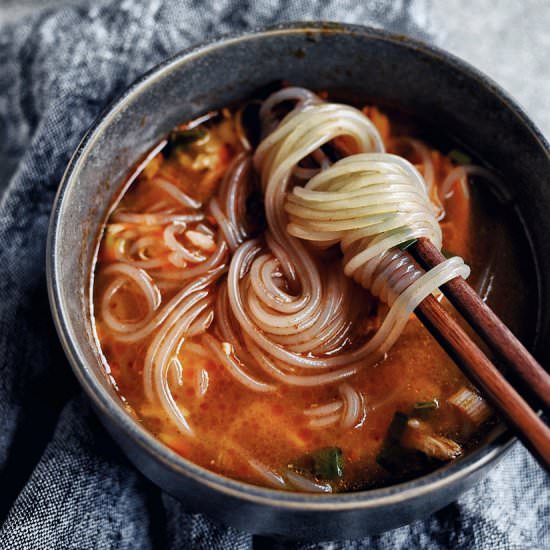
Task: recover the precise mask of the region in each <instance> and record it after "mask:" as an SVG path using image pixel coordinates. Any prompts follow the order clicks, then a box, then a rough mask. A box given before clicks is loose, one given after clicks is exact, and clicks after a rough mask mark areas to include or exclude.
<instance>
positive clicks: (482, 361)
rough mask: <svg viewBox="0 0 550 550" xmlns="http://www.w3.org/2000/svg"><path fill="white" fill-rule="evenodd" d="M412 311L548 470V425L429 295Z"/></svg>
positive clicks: (549, 458)
mask: <svg viewBox="0 0 550 550" xmlns="http://www.w3.org/2000/svg"><path fill="white" fill-rule="evenodd" d="M415 313H416V315H417V317H418V318H419V319H420V321H422V323H423V324H424V325H425V326H426V327H427V328H428V330H429V331H430V332H431V333H432V335H433V336H434V337H435V338H436V339H437V341H438V342H439V343H440V345H441V346H442V347H443V348H444V349H445V351H446V352H447V353H448V354H449V355H450V356H451V357H452V358H453V359H454V360H455V361H456V363H457V364H458V365H459V366H460V367H461V369H462V370H463V371H464V372H465V374H466V375H467V376H468V377H469V378H470V379H471V380H472V382H473V383H474V384H475V385H476V386H477V387H478V388H480V390H481V391H482V392H483V394H484V395H485V396H486V397H487V399H488V401H489V402H490V403H491V405H492V406H493V408H494V410H495V411H496V412H497V413H498V415H499V416H500V417H501V418H502V419H503V420H504V421H505V422H506V424H507V425H508V426H509V427H510V428H511V429H512V431H513V432H514V433H515V434H516V435H517V437H518V438H519V439H520V440H521V441H522V442H523V444H524V445H525V446H526V447H527V448H528V449H529V450H530V451H531V452H532V453H533V455H534V456H535V457H536V458H537V460H538V461H539V462H540V463H541V464H542V465H543V466H544V467H545V468H546V470H547V471H550V428H548V426H546V424H545V423H544V422H543V421H542V420H541V419H540V418H539V417H538V416H537V414H536V413H535V412H534V411H533V410H532V409H531V407H530V406H529V405H528V404H527V402H526V401H524V399H523V398H522V397H521V396H520V395H519V393H518V392H517V391H516V390H515V389H514V388H513V387H512V386H511V385H510V383H509V382H508V381H507V380H506V379H505V378H504V376H502V374H501V373H500V372H499V371H498V369H497V368H496V367H495V366H494V365H493V363H491V361H490V360H489V359H488V358H487V356H486V355H485V354H484V353H483V352H482V351H481V350H480V349H479V347H478V346H477V344H476V343H475V342H474V341H473V340H472V339H471V338H470V337H469V336H468V334H466V332H465V331H464V329H463V328H462V327H461V326H460V325H459V324H458V323H457V322H456V321H455V319H453V318H452V317H451V316H450V314H449V313H448V312H447V311H446V310H445V309H444V308H443V307H442V306H441V304H440V303H439V302H438V301H437V300H436V299H435V298H434V297H433V296H428V297H427V298H425V299H424V300H423V301H422V302H421V303H420V305H419V306H418V307H417V308H416V310H415Z"/></svg>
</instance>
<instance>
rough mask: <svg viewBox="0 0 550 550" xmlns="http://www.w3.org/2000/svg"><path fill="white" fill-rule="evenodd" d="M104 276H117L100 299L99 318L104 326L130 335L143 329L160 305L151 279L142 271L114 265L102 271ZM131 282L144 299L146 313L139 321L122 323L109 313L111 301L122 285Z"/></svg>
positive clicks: (127, 266) (157, 293) (158, 293)
mask: <svg viewBox="0 0 550 550" xmlns="http://www.w3.org/2000/svg"><path fill="white" fill-rule="evenodd" d="M103 274H104V275H111V274H117V275H119V277H117V278H116V279H115V280H114V281H113V282H112V283H111V284H110V285H109V286H108V287H107V289H106V290H105V292H104V294H103V297H102V299H101V316H102V318H103V321H104V322H105V324H106V325H107V326H108V327H109V328H110V329H111V330H113V331H115V332H118V333H130V332H134V331H137V330H140V329H142V328H143V327H145V326H146V325H147V324H148V323H149V322H150V321H151V319H152V317H153V314H154V312H155V311H156V310H157V309H158V307H159V306H160V303H161V296H160V291H159V289H158V287H157V286H156V285H155V283H154V282H153V280H152V279H151V277H150V276H149V275H148V274H147V272H146V271H144V270H143V269H139V268H137V267H134V266H131V265H128V264H124V263H114V264H111V265H109V266H108V267H106V268H105V269H104V270H103ZM129 281H131V282H132V283H134V284H135V285H136V286H137V287H138V288H139V289H140V290H141V292H142V294H143V296H144V297H145V304H146V306H147V313H146V314H145V316H144V317H143V318H142V319H141V320H139V321H123V320H121V319H118V318H116V317H115V316H114V315H113V313H112V312H111V308H110V305H111V300H112V299H113V297H114V295H115V294H116V293H117V292H118V291H119V289H120V288H122V286H123V285H125V284H126V283H128V282H129Z"/></svg>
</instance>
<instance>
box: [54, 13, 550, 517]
mask: <svg viewBox="0 0 550 550" xmlns="http://www.w3.org/2000/svg"><path fill="white" fill-rule="evenodd" d="M308 32H313V33H319V32H320V33H341V34H351V35H358V36H362V37H366V38H368V39H372V40H376V41H383V42H390V43H393V44H397V45H399V46H401V47H403V48H407V49H412V50H416V51H419V52H420V53H422V54H423V55H426V56H429V57H431V58H433V59H434V60H435V61H436V62H438V63H443V64H444V65H447V66H449V67H451V68H454V69H455V70H457V71H458V72H460V73H461V74H463V75H465V76H466V77H467V78H469V79H470V80H475V81H476V82H477V84H478V85H479V86H482V87H484V88H486V89H487V90H488V91H489V92H490V93H491V94H492V95H493V96H496V98H497V99H498V100H500V101H501V102H502V103H503V104H504V106H505V107H507V108H508V110H509V111H510V112H511V113H513V114H514V115H515V117H516V118H518V119H519V121H520V123H521V124H522V125H523V126H524V127H525V128H526V129H527V130H529V132H530V133H531V134H532V136H533V138H534V139H535V141H536V142H538V144H539V146H540V148H541V149H542V150H543V151H544V152H545V153H546V156H547V157H548V159H549V162H550V146H549V145H548V143H547V141H546V139H545V138H544V137H543V135H542V133H541V132H540V130H538V128H537V127H536V126H535V124H534V123H533V122H532V121H531V120H530V119H529V117H528V116H527V115H526V114H525V112H524V111H523V109H522V108H521V107H520V106H518V105H517V104H516V102H515V101H514V100H513V99H512V98H511V97H510V96H509V95H508V94H507V93H506V92H505V91H504V90H503V89H502V88H501V87H500V86H499V85H498V84H497V83H495V82H494V81H493V80H492V79H491V78H490V77H488V76H487V75H485V74H484V73H482V72H481V71H479V70H478V69H476V68H474V67H473V66H471V65H470V64H469V63H467V62H465V61H463V60H461V59H459V58H458V57H456V56H454V55H453V54H450V53H448V52H446V51H444V50H442V49H440V48H438V47H436V46H433V45H430V44H427V43H424V42H423V41H421V40H418V39H414V38H411V37H409V36H406V35H403V34H396V33H392V32H389V31H386V30H382V29H377V28H373V27H369V26H365V25H355V24H347V23H336V22H330V21H295V22H288V23H282V24H277V25H272V26H267V27H261V28H258V29H253V30H248V31H243V32H239V33H230V34H226V35H222V36H221V37H216V38H213V39H210V40H208V41H205V42H202V43H200V44H197V45H193V46H191V47H188V48H185V49H183V50H181V51H179V52H178V53H176V54H175V55H173V56H171V57H170V58H168V59H166V60H165V61H163V62H161V63H159V64H157V65H155V66H154V67H153V68H151V69H150V70H148V71H147V72H145V73H144V74H143V75H142V76H140V77H139V78H137V79H136V80H135V81H134V82H133V83H132V84H130V85H129V86H128V87H127V88H126V89H125V90H124V91H123V92H122V93H120V94H119V95H118V96H117V97H116V98H115V99H114V100H113V101H111V102H110V103H109V104H108V105H107V107H105V108H104V109H103V110H102V112H101V113H100V114H99V115H98V117H97V118H96V119H95V121H94V122H93V123H92V125H91V126H90V127H89V129H88V130H87V131H86V133H85V134H84V136H83V138H82V140H81V141H80V143H79V144H78V146H77V148H76V150H75V152H74V153H73V155H72V157H71V159H70V161H69V163H68V165H67V168H66V169H65V172H64V174H63V177H62V179H61V182H60V185H59V188H58V191H57V193H56V196H55V199H54V203H53V208H52V213H51V216H50V222H49V227H48V235H47V243H46V279H47V290H48V298H49V302H50V309H51V311H52V316H53V319H54V324H55V326H56V330H57V333H58V336H59V338H60V341H61V344H62V347H63V349H64V352H65V354H66V356H67V358H68V359H69V363H70V364H71V368H72V370H73V372H74V374H75V376H76V378H77V379H78V381H79V383H80V384H81V385H82V387H83V388H84V390H85V392H86V394H87V396H88V398H89V399H90V400H91V401H92V403H93V405H94V406H95V407H96V409H98V410H99V411H101V413H102V414H103V415H104V416H105V417H106V418H108V419H109V421H110V422H113V423H115V424H116V426H117V427H118V429H119V430H121V431H123V432H125V433H126V435H127V436H128V437H130V438H131V439H132V440H133V441H134V443H135V444H137V445H138V446H139V447H140V448H141V449H142V450H143V451H144V452H145V453H146V454H148V455H150V456H151V455H152V456H153V457H154V459H155V460H156V461H157V462H160V463H162V464H163V465H164V466H165V467H167V468H169V469H170V470H171V471H172V472H175V473H176V474H178V475H183V476H184V477H187V478H191V479H192V480H194V481H195V482H197V483H199V484H203V485H206V486H208V487H209V488H210V489H213V490H214V491H218V492H220V493H223V494H225V495H227V496H232V497H236V498H238V499H241V500H245V501H248V502H251V503H256V504H263V505H267V506H274V507H277V508H286V509H294V510H303V511H323V510H325V511H337V510H350V509H353V510H358V509H366V508H377V507H384V506H390V505H393V504H396V503H399V502H403V501H406V500H409V499H416V498H419V497H421V496H423V495H426V494H428V493H430V492H432V491H436V490H439V489H442V488H444V487H447V486H450V485H452V484H454V483H455V482H458V481H459V480H461V479H465V478H467V477H469V476H470V475H471V474H473V473H475V472H476V471H478V470H480V469H482V468H484V467H485V466H487V465H489V464H491V463H493V462H495V461H496V460H497V459H499V458H501V457H502V456H503V455H504V453H505V452H507V451H508V450H509V449H510V448H511V447H512V445H513V444H514V443H515V442H516V439H515V438H514V437H512V436H511V435H510V434H509V433H508V432H506V433H504V434H501V435H499V436H498V437H497V438H496V440H494V441H492V442H489V443H486V444H485V445H483V446H481V447H480V448H478V449H475V450H473V451H472V452H471V453H469V454H468V455H466V456H465V457H463V458H462V459H461V460H460V461H457V462H453V463H450V464H448V465H446V466H443V467H441V468H438V469H437V470H435V471H433V472H431V473H429V474H426V475H424V476H421V477H418V478H414V479H412V480H410V481H406V482H403V483H399V484H396V485H391V486H389V487H383V488H379V489H370V490H366V491H358V492H350V493H336V494H321V495H316V494H311V493H298V492H290V491H288V492H287V491H280V490H276V489H270V488H267V487H260V486H257V485H253V484H250V483H246V482H242V481H238V480H234V479H231V478H228V477H225V476H223V475H220V474H217V473H215V472H212V471H210V470H207V469H206V468H203V467H201V466H199V465H197V464H195V463H193V462H191V461H189V460H187V459H185V458H183V457H182V456H180V455H178V454H177V453H175V452H174V451H172V450H171V449H169V448H168V447H167V446H165V445H164V444H162V443H161V442H160V441H159V440H158V439H156V438H155V437H154V436H153V435H152V434H151V433H150V432H148V431H147V430H146V429H145V428H144V427H143V426H141V425H140V424H139V423H138V422H136V421H135V420H134V419H132V418H131V417H130V415H129V414H127V413H126V412H125V411H124V410H123V408H122V407H121V406H120V405H118V404H117V403H115V401H114V399H113V397H111V395H109V393H108V392H107V389H106V388H104V387H103V386H102V384H101V383H100V382H99V380H98V378H97V376H96V375H95V374H94V373H93V370H92V369H91V368H90V367H89V366H88V365H87V364H86V361H85V360H84V358H83V356H82V354H81V353H80V344H79V343H78V342H77V341H76V338H74V335H73V334H72V331H71V328H70V323H69V322H68V320H67V319H66V317H65V313H64V311H65V309H66V308H65V305H64V301H63V297H62V291H61V286H62V283H61V282H60V278H59V277H57V273H58V261H59V259H58V254H57V250H58V242H59V241H58V230H59V226H60V223H61V215H62V211H63V206H64V200H65V197H66V195H67V192H68V190H69V189H70V188H71V187H73V186H74V185H76V184H77V179H78V174H79V171H80V168H81V166H82V165H83V163H84V162H85V161H86V159H87V157H88V155H89V153H90V151H91V149H92V148H93V146H94V144H95V143H96V142H97V140H98V139H99V138H100V137H101V135H102V132H103V131H104V129H106V128H107V127H108V126H109V124H110V123H111V121H113V119H114V118H115V117H117V116H119V115H120V114H121V113H122V112H123V111H124V108H125V105H126V104H127V103H129V102H130V101H131V100H132V99H133V98H134V97H137V96H139V95H140V94H141V93H143V92H144V91H145V90H146V89H147V88H148V87H149V86H151V85H153V84H154V83H155V82H157V81H158V80H160V79H162V78H165V77H166V76H168V75H169V74H170V73H171V72H172V71H174V70H177V69H178V68H179V66H180V65H182V64H185V63H187V62H189V61H191V60H193V59H196V58H199V57H202V56H206V55H209V53H210V52H212V51H216V50H218V49H220V48H224V47H226V46H229V45H232V44H236V43H239V42H246V41H249V40H258V39H260V40H261V39H263V38H266V37H273V36H276V35H289V34H306V33H308Z"/></svg>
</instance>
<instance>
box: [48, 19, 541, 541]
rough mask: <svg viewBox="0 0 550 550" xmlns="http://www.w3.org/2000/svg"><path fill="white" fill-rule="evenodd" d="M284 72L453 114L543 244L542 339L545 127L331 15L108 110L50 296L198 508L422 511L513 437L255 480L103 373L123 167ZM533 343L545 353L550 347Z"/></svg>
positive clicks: (312, 518) (447, 121) (459, 132)
mask: <svg viewBox="0 0 550 550" xmlns="http://www.w3.org/2000/svg"><path fill="white" fill-rule="evenodd" d="M281 78H282V79H286V80H287V81H289V82H291V83H293V84H296V85H301V86H306V87H310V88H312V89H317V90H318V89H327V88H328V89H346V90H349V91H350V92H352V93H356V94H358V95H362V96H365V97H373V98H380V99H383V100H384V101H385V102H386V103H388V104H391V105H396V106H399V107H400V108H402V109H404V110H405V111H409V112H413V113H415V114H416V115H417V116H418V117H419V118H420V119H425V120H427V121H436V122H437V125H438V126H440V127H445V128H452V134H453V135H454V136H455V138H456V139H458V140H459V141H462V142H464V143H465V144H466V145H467V146H468V147H469V148H471V149H472V150H474V151H476V153H477V154H478V155H479V156H480V157H481V158H483V159H484V160H485V161H486V162H488V163H489V164H490V165H492V166H496V167H498V168H499V170H500V172H501V173H502V174H503V175H505V176H506V178H505V181H506V182H507V184H508V185H509V187H508V189H507V190H508V192H509V194H511V195H512V196H513V197H514V199H515V203H516V205H517V209H518V211H519V213H520V214H521V215H522V217H523V219H524V220H525V222H526V229H527V231H528V234H529V236H530V239H531V242H532V247H533V249H534V250H537V260H538V271H539V274H540V275H541V276H540V277H539V301H540V309H539V313H540V316H539V319H538V332H539V336H540V337H539V342H544V341H545V339H546V337H547V336H549V335H550V334H549V322H550V321H549V313H550V293H549V292H548V283H549V275H547V274H550V254H549V252H550V250H549V249H550V242H549V240H548V238H547V235H550V217H549V216H548V215H547V212H548V209H549V208H550V153H549V149H548V145H547V144H546V142H545V141H544V139H543V138H542V136H541V135H540V134H539V133H538V131H537V130H536V129H535V128H534V126H533V125H532V123H531V122H530V121H529V120H528V119H527V118H526V116H525V115H524V114H523V112H522V111H521V110H520V109H519V108H518V107H517V106H516V105H515V104H514V103H513V102H512V101H511V100H510V99H509V98H508V97H507V96H506V95H505V94H504V93H503V92H502V91H501V90H500V89H499V88H498V87H497V86H496V85H495V84H494V83H492V82H491V81H489V80H488V79H487V78H486V77H484V76H483V75H481V74H480V73H478V72H477V71H475V70H473V69H472V68H470V67H468V66H467V65H465V64H464V63H462V62H460V61H459V60H457V59H455V58H453V57H452V56H449V55H448V54H445V53H443V52H441V51H439V50H436V49H433V48H431V47H428V46H426V45H424V44H421V43H418V42H415V41H412V40H410V39H408V38H405V37H402V36H395V35H390V34H387V33H385V32H382V31H378V30H373V29H368V28H364V27H358V26H349V25H346V26H344V25H337V24H326V23H315V24H309V23H297V24H289V25H284V26H282V27H277V28H273V29H268V30H265V31H261V32H258V33H255V34H248V35H243V36H237V37H232V38H226V39H223V40H221V41H218V42H213V43H210V44H207V45H204V46H200V47H197V48H194V49H191V50H188V51H186V52H182V53H181V54H179V55H177V56H176V57H174V58H172V59H171V60H168V61H167V62H165V63H163V64H162V65H160V66H159V67H157V68H155V69H153V70H152V71H151V72H149V73H148V74H146V75H145V76H144V77H142V78H141V79H140V80H138V81H137V82H136V83H135V84H133V85H132V86H131V87H130V88H129V89H128V90H127V91H126V92H125V93H124V94H123V95H122V96H121V97H120V98H119V99H117V100H116V101H115V102H114V103H113V104H112V105H111V106H110V107H109V108H108V109H107V110H106V111H105V112H104V113H103V115H102V116H101V117H100V118H99V119H98V121H97V122H96V123H95V124H94V126H93V127H92V128H91V129H90V130H89V132H88V133H87V134H86V136H85V138H84V139H83V141H82V142H81V144H80V145H79V147H78V150H77V151H76V152H75V154H74V156H73V158H72V160H71V162H70V164H69V166H68V168H67V171H66V173H65V176H64V178H63V181H62V183H61V186H60V189H59V192H58V196H57V199H56V202H55V205H54V211H53V213H52V219H51V225H50V233H49V237H48V251H47V262H48V267H47V273H48V282H49V293H50V301H51V305H52V311H53V314H54V319H55V322H56V325H57V328H58V332H59V335H60V338H61V340H62V343H63V346H64V348H65V351H66V353H67V356H68V357H69V359H70V362H71V364H72V367H73V369H74V371H75V374H76V375H77V377H78V379H79V381H80V382H81V384H82V385H83V387H84V388H85V390H86V392H87V394H88V395H89V397H90V398H91V401H92V403H93V405H94V407H95V408H96V410H97V411H98V414H99V416H100V418H101V419H102V421H103V423H104V424H105V426H106V427H107V429H108V430H109V431H110V432H111V434H112V435H113V436H114V437H115V439H116V440H117V441H118V442H119V444H120V445H121V446H122V447H123V449H124V450H125V451H126V453H127V454H128V456H129V457H130V459H131V460H132V461H133V462H134V463H135V464H136V465H137V466H138V467H139V468H140V469H141V470H142V471H143V472H144V473H146V475H148V476H149V477H150V478H151V479H153V481H155V482H156V483H157V484H159V485H160V486H161V487H162V488H164V489H165V490H167V491H169V492H171V493H172V494H174V495H176V496H177V497H178V498H180V499H182V500H183V501H184V502H186V503H187V504H189V506H190V508H192V509H196V510H205V511H207V512H208V513H210V514H212V515H214V516H216V517H218V518H220V519H222V520H224V521H226V522H229V523H232V524H234V525H236V526H238V527H240V528H243V529H247V530H249V531H253V532H259V533H269V534H282V535H286V536H291V537H294V538H315V539H329V538H350V537H356V536H360V535H364V534H367V533H373V532H379V531H383V530H385V529H389V528H392V527H396V526H398V525H400V524H403V523H406V522H409V521H412V520H414V519H417V518H421V517H423V516H425V515H427V514H428V513H430V512H431V511H434V510H436V509H438V508H440V507H442V506H444V505H445V504H447V503H448V502H450V501H452V500H453V499H455V498H457V496H458V495H459V494H460V493H461V492H462V491H464V490H465V489H466V488H468V487H470V486H471V485H472V484H473V483H475V482H476V481H477V479H479V477H480V476H482V475H483V474H484V473H486V471H487V470H488V466H489V464H491V463H492V462H493V461H494V460H495V459H497V458H498V457H500V456H502V454H503V452H504V450H505V449H506V448H508V447H509V446H510V437H509V436H507V435H505V436H503V437H500V438H498V439H496V440H494V441H492V442H491V443H488V444H487V445H485V446H484V447H482V448H480V449H478V450H476V451H474V452H472V453H471V454H470V455H468V456H466V457H465V458H464V459H461V460H459V461H457V462H455V463H453V464H450V465H448V466H446V467H444V468H441V469H440V470H437V471H436V472H433V473H432V474H429V475H426V476H423V477H422V478H419V479H417V480H414V481H411V482H407V483H403V484H400V485H396V486H393V487H389V488H386V489H379V490H373V491H368V492H361V493H350V494H342V495H333V496H327V495H323V496H314V495H304V494H296V493H281V492H276V491H272V490H269V489H263V488H260V487H255V486H251V485H247V484H244V483H240V482H237V481H233V480H229V479H226V478H223V477H221V476H219V475H217V474H214V473H212V472H209V471H206V470H204V469H202V468H200V467H198V466H195V465H194V464H191V463H189V462H188V461H186V460H185V459H183V458H181V457H179V456H177V455H176V454H175V453H173V452H172V451H170V450H169V449H168V448H166V447H164V446H163V445H162V444H160V443H159V442H158V441H156V440H155V439H154V438H153V437H152V436H151V435H149V434H148V433H147V432H146V431H145V430H144V429H143V428H142V427H141V426H140V425H139V424H138V423H136V422H135V421H134V420H133V419H132V418H131V417H130V415H129V414H127V412H126V411H125V410H124V408H123V407H122V403H121V402H120V400H119V399H118V397H117V396H116V394H115V393H114V391H113V389H112V387H111V384H110V382H109V380H108V377H107V376H106V375H105V372H104V368H103V366H102V363H101V359H100V355H99V353H98V349H97V347H96V344H95V341H94V338H93V331H92V326H91V322H90V299H89V296H90V294H89V293H90V285H89V276H90V267H91V263H92V258H93V256H94V253H95V247H96V237H97V235H98V231H99V228H100V227H101V224H102V223H103V221H104V220H105V217H106V213H107V210H108V206H109V204H110V203H111V201H112V198H113V196H114V194H115V193H116V192H117V190H118V189H119V186H120V182H121V181H122V180H123V178H124V176H125V175H126V173H127V171H128V169H129V167H131V166H132V165H133V164H134V163H136V162H137V161H138V160H139V159H140V158H142V157H143V155H144V154H145V153H146V152H147V151H148V150H149V149H150V148H151V147H152V146H153V145H154V144H155V143H156V142H158V141H159V140H160V139H161V138H162V137H163V136H164V135H166V134H167V132H168V131H169V130H170V129H171V128H172V127H173V126H174V125H175V124H176V123H179V122H181V121H184V120H187V119H190V118H193V117H195V116H197V115H199V114H201V113H203V112H205V111H208V110H210V109H214V108H217V107H220V106H223V105H225V104H228V103H231V102H233V101H236V100H239V99H242V98H245V97H247V96H248V95H250V94H251V93H252V92H253V91H254V90H256V89H257V88H259V87H260V86H262V85H265V84H267V83H269V82H271V81H274V80H279V79H281ZM535 351H536V353H537V356H538V358H539V359H540V361H541V362H542V363H543V364H547V363H548V354H549V353H550V349H549V348H547V349H544V348H543V347H539V348H538V349H537V350H535ZM191 494H193V497H192V498H191V497H190V495H191Z"/></svg>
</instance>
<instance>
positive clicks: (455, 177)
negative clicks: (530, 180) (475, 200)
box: [440, 164, 507, 200]
mask: <svg viewBox="0 0 550 550" xmlns="http://www.w3.org/2000/svg"><path fill="white" fill-rule="evenodd" d="M472 176H474V177H475V176H478V177H481V178H483V179H485V180H487V181H489V182H490V183H492V187H491V189H492V190H493V191H494V192H495V193H496V194H497V196H498V197H499V198H500V199H501V200H506V199H507V197H506V196H505V194H504V191H503V186H502V182H501V181H500V180H499V179H498V178H497V177H496V176H495V175H494V174H493V173H492V172H490V171H489V170H487V169H486V168H483V167H482V166H474V165H471V164H467V165H461V166H457V167H456V168H454V169H453V170H451V171H450V172H449V173H448V174H447V177H446V178H445V179H444V180H443V183H442V184H441V188H440V194H441V196H442V197H443V198H444V199H447V198H449V197H450V196H451V195H452V193H453V187H454V185H455V184H456V183H457V182H460V184H461V185H462V189H463V192H464V195H465V196H466V197H469V196H470V192H469V190H468V185H467V182H468V178H470V177H472Z"/></svg>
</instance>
